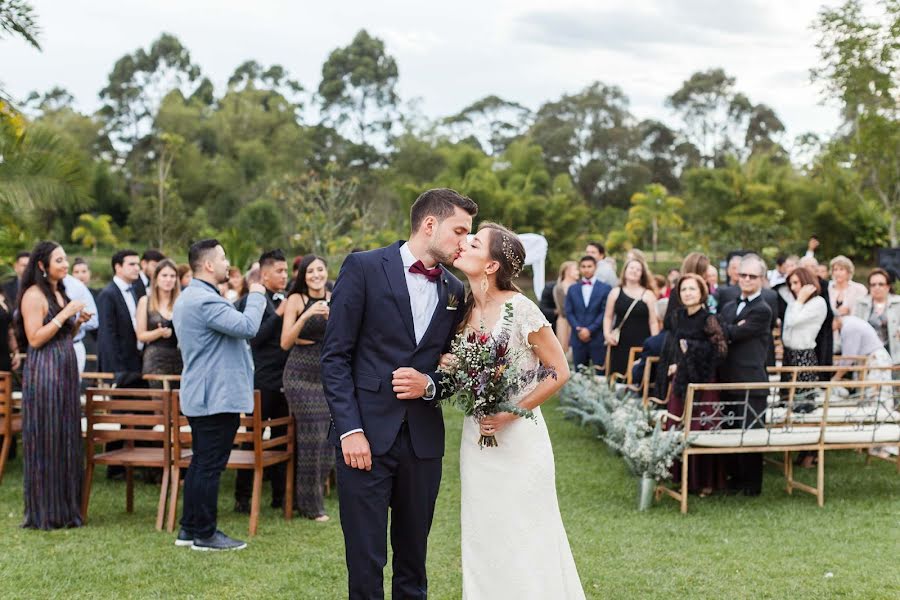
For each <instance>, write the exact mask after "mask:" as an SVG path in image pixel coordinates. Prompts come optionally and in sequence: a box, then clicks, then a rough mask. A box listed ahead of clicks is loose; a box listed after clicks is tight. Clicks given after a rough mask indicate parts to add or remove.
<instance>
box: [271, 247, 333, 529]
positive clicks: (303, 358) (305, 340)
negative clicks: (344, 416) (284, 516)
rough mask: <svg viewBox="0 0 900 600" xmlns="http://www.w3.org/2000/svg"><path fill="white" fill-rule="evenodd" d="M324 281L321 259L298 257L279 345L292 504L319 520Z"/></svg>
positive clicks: (324, 433) (328, 460)
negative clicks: (291, 434)
mask: <svg viewBox="0 0 900 600" xmlns="http://www.w3.org/2000/svg"><path fill="white" fill-rule="evenodd" d="M327 281H328V266H327V265H326V263H325V259H323V258H321V257H319V256H316V255H314V254H309V255H306V256H304V257H303V260H301V261H300V264H299V274H298V276H297V278H296V279H295V280H294V286H293V287H292V288H291V291H290V295H289V296H288V299H287V307H286V308H285V311H284V324H283V325H282V328H281V347H282V348H283V349H284V350H289V351H290V355H289V356H288V359H287V364H286V365H285V367H284V393H285V395H286V396H287V401H288V404H289V405H290V409H291V414H292V415H293V416H294V421H295V423H296V427H295V431H296V436H297V442H296V447H297V460H296V469H295V474H294V477H295V479H294V481H295V483H294V490H295V491H294V498H295V504H296V508H297V510H298V511H299V512H300V514H301V515H302V516H304V517H306V518H307V519H312V520H314V521H319V522H324V521H327V520H329V517H328V515H327V514H326V513H325V481H326V479H327V478H328V476H329V474H330V473H331V468H332V466H333V464H334V449H333V448H332V447H331V444H330V443H329V442H328V428H329V426H330V425H331V413H330V412H329V409H328V403H327V401H326V400H325V391H324V390H323V388H322V370H321V367H320V366H319V359H320V357H321V353H322V341H323V340H324V338H325V326H326V324H327V323H328V316H329V306H328V303H329V301H330V300H331V293H330V292H329V291H328V290H327V289H326V287H325V283H326V282H327Z"/></svg>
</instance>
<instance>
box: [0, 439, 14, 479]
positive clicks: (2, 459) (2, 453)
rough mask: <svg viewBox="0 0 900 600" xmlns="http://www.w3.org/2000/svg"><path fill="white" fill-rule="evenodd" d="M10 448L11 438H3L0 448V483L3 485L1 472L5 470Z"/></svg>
mask: <svg viewBox="0 0 900 600" xmlns="http://www.w3.org/2000/svg"><path fill="white" fill-rule="evenodd" d="M10 446H12V436H11V435H4V436H3V446H2V447H0V483H3V470H4V469H5V468H6V457H7V456H9V449H10Z"/></svg>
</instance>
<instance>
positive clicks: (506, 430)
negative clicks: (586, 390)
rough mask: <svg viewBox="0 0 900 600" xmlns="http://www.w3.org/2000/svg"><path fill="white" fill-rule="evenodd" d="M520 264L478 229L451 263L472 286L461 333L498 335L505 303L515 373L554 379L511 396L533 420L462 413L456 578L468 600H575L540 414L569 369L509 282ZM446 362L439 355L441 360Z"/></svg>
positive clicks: (491, 233) (491, 230)
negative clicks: (537, 371)
mask: <svg viewBox="0 0 900 600" xmlns="http://www.w3.org/2000/svg"><path fill="white" fill-rule="evenodd" d="M524 261H525V249H524V247H523V246H522V243H521V242H520V241H519V238H518V237H516V235H515V234H514V233H512V232H511V231H509V230H508V229H506V228H505V227H502V226H500V225H496V224H494V223H483V224H482V225H481V227H480V228H479V230H478V233H477V235H475V236H474V238H473V239H472V240H471V242H470V243H469V244H468V245H464V246H463V248H462V250H461V252H460V254H459V257H458V258H457V259H456V261H454V263H453V266H454V267H456V268H457V269H459V270H460V271H462V272H463V273H464V274H465V275H466V277H467V278H468V280H469V287H470V289H471V290H472V298H471V299H470V301H469V302H468V303H467V308H468V313H467V314H466V315H464V319H463V322H462V324H461V328H462V329H463V331H471V330H474V331H481V330H484V331H486V332H491V333H494V334H497V333H499V331H500V327H502V326H504V324H503V314H504V307H505V306H506V305H507V304H511V305H512V308H513V318H512V325H511V327H510V331H509V334H510V350H511V351H515V350H516V349H518V348H524V349H527V351H526V352H524V353H523V354H522V356H523V357H524V358H522V361H523V364H521V365H519V367H520V369H522V370H523V371H524V370H528V369H531V368H533V367H535V366H537V364H538V362H540V363H542V364H543V365H544V366H546V367H552V368H554V369H555V370H556V373H557V378H556V379H553V378H548V379H545V380H543V381H542V382H540V383H538V384H532V385H531V386H530V388H526V389H524V390H522V391H521V392H520V393H519V394H518V395H517V396H516V397H515V398H512V400H513V401H515V402H516V403H517V404H518V405H519V406H521V407H523V408H527V409H530V410H532V411H533V412H534V415H535V417H536V420H532V419H523V418H520V417H516V416H514V415H512V414H510V413H500V414H497V415H493V416H490V417H486V418H484V419H482V421H481V422H480V423H478V422H476V421H475V419H474V418H471V417H466V420H465V422H464V424H463V434H462V444H461V447H460V453H459V463H460V481H461V487H462V508H461V525H462V575H463V598H468V599H469V600H474V599H480V598H492V599H494V600H504V599H507V598H511V599H515V600H526V599H529V598H534V599H540V600H544V599H546V598H560V599H566V600H569V599H572V598H584V591H583V590H582V587H581V582H580V580H579V578H578V572H577V571H576V569H575V561H574V559H573V558H572V551H571V549H570V548H569V541H568V538H567V537H566V531H565V529H564V528H563V523H562V518H561V516H560V513H559V504H558V502H557V498H556V475H555V467H554V463H553V449H552V448H551V446H550V436H549V435H548V433H547V425H546V424H545V422H544V418H543V416H541V409H540V405H541V404H543V403H544V401H546V400H547V399H548V398H550V397H551V396H553V395H554V394H555V393H556V392H557V391H558V390H559V388H561V387H562V386H563V384H564V383H565V382H566V380H567V379H568V378H569V366H568V363H567V362H566V358H565V355H564V354H563V351H562V348H561V347H560V345H559V342H558V341H557V339H556V336H555V335H554V334H553V331H552V330H551V329H550V323H548V322H547V319H546V318H544V315H543V314H542V313H541V311H540V309H538V307H537V306H535V304H534V303H533V302H532V301H531V300H529V299H528V298H526V297H525V296H524V295H522V294H521V293H520V292H519V291H518V288H516V286H515V284H514V283H513V278H514V277H515V276H516V275H518V273H519V272H520V271H521V269H522V265H523V264H524ZM453 360H454V357H453V356H452V355H445V356H444V357H443V359H442V364H444V365H449V364H452V363H453ZM482 434H484V435H493V436H495V437H496V439H497V443H498V446H496V447H492V448H484V449H482V448H480V447H479V445H478V440H479V438H480V436H481V435H482Z"/></svg>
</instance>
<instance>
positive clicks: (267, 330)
mask: <svg viewBox="0 0 900 600" xmlns="http://www.w3.org/2000/svg"><path fill="white" fill-rule="evenodd" d="M248 297H249V295H248V296H244V297H243V298H241V299H239V300H238V301H237V302H235V303H234V305H235V308H237V309H238V310H239V311H241V312H244V309H245V308H246V306H247V298H248ZM282 302H284V300H282ZM275 310H276V309H275V302H274V301H273V300H272V292H266V308H265V311H264V312H263V316H262V322H261V323H260V325H259V331H257V332H256V335H255V336H254V337H253V339H251V340H250V351H251V352H252V353H253V365H254V367H255V370H254V373H253V385H254V386H256V388H258V389H260V390H270V391H278V390H280V389H281V388H282V386H283V384H282V377H283V376H284V364H285V363H286V362H287V358H288V352H287V351H285V350H282V349H281V323H282V321H283V319H282V318H281V317H279V316H278V315H277V314H276V313H275Z"/></svg>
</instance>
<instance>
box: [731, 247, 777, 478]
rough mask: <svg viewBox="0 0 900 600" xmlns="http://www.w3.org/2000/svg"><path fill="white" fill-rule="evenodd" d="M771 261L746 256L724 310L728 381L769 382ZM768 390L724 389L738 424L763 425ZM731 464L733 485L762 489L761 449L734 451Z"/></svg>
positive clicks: (748, 425) (749, 255)
mask: <svg viewBox="0 0 900 600" xmlns="http://www.w3.org/2000/svg"><path fill="white" fill-rule="evenodd" d="M765 276H766V264H765V263H764V262H763V261H762V259H761V258H759V257H758V256H757V255H755V254H747V255H744V257H743V258H742V259H741V264H740V270H739V271H738V285H739V286H740V289H741V294H740V296H739V297H738V298H737V299H735V300H731V301H730V302H728V303H727V304H725V306H723V307H722V310H721V311H719V320H720V321H721V323H722V329H723V331H724V332H725V336H726V337H727V338H728V356H727V357H726V358H725V362H724V363H723V365H722V368H721V373H720V375H721V378H722V380H723V381H724V382H726V383H746V382H752V383H756V382H766V381H768V380H769V376H768V374H767V373H766V358H767V356H768V351H769V344H770V342H771V337H772V309H771V308H770V307H769V305H768V303H767V302H766V301H765V300H763V298H762V289H763V288H762V284H763V278H764V277H765ZM766 394H767V391H766V390H751V391H750V392H749V394H748V393H747V392H746V391H738V392H732V393H723V399H724V400H725V401H726V402H727V403H729V404H727V406H729V407H730V409H732V410H734V411H735V414H736V416H737V419H736V420H735V423H734V426H735V427H737V428H746V429H755V428H760V427H763V426H764V424H765V413H766ZM731 457H732V459H731V461H730V466H729V469H728V470H729V476H730V481H729V488H730V489H732V490H733V491H742V492H743V493H744V494H745V495H748V496H758V495H759V493H760V492H761V491H762V454H760V453H748V454H734V455H731Z"/></svg>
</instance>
